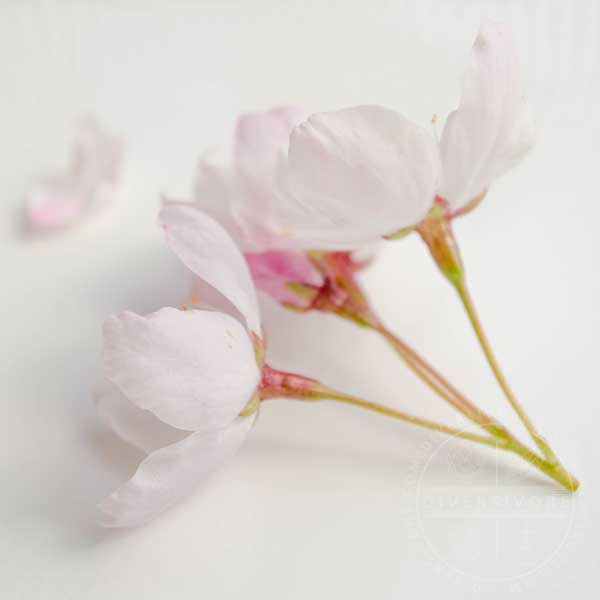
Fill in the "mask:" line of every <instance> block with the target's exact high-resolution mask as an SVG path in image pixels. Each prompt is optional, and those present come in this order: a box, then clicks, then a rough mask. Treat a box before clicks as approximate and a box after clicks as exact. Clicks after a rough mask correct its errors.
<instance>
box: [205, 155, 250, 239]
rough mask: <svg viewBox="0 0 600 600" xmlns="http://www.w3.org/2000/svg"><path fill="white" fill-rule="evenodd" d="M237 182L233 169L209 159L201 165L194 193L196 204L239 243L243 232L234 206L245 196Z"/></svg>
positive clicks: (208, 156)
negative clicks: (238, 239) (236, 219)
mask: <svg viewBox="0 0 600 600" xmlns="http://www.w3.org/2000/svg"><path fill="white" fill-rule="evenodd" d="M237 179H238V178H237V175H236V173H234V171H233V169H232V168H231V166H230V165H227V164H225V163H224V162H222V161H219V160H218V159H216V157H215V156H213V155H205V156H204V157H203V159H202V160H201V161H200V163H199V165H198V169H197V171H196V179H195V181H194V190H193V199H194V202H195V203H196V204H197V205H198V206H199V207H200V208H201V209H202V210H203V211H204V212H205V213H206V214H208V215H210V216H211V217H212V218H213V219H214V220H215V221H217V222H218V223H219V224H220V225H221V226H222V227H223V228H224V229H225V230H226V231H227V232H228V233H229V235H231V236H232V237H234V238H235V239H236V240H237V238H238V237H239V236H240V235H241V233H242V230H241V228H240V226H239V225H238V224H237V222H236V221H235V218H234V216H233V213H234V205H235V203H236V202H239V201H240V196H241V195H242V194H243V190H241V189H240V185H239V181H238V180H237Z"/></svg>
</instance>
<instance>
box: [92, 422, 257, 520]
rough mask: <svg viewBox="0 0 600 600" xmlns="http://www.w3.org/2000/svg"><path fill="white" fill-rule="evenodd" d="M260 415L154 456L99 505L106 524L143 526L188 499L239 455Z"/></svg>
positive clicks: (192, 437)
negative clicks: (205, 481)
mask: <svg viewBox="0 0 600 600" xmlns="http://www.w3.org/2000/svg"><path fill="white" fill-rule="evenodd" d="M255 416H256V413H255V414H254V415H251V416H249V417H238V418H237V419H236V420H235V421H234V422H233V423H231V424H230V425H229V426H228V427H227V428H225V429H221V430H219V431H212V432H209V433H193V434H191V435H189V436H188V437H186V438H185V439H184V440H182V441H180V442H177V443H175V444H172V445H170V446H166V447H165V448H161V449H160V450H156V451H155V452H152V454H150V455H149V456H148V457H146V459H145V460H144V461H142V463H141V464H140V466H139V467H138V470H137V471H136V473H135V475H134V476H133V477H132V478H131V479H130V480H129V481H128V482H127V483H125V484H123V485H122V486H121V487H120V488H118V489H117V490H116V491H115V492H113V493H112V494H111V495H110V496H109V497H108V498H107V499H106V500H104V502H102V503H101V504H100V505H99V507H98V508H99V509H100V511H101V513H102V522H103V524H104V525H105V526H107V527H132V526H136V525H141V524H143V523H146V522H147V521H150V520H151V519H153V518H154V517H156V516H157V515H158V514H160V513H161V512H163V511H164V510H166V509H167V508H169V507H170V506H172V505H173V504H175V503H176V502H178V501H179V500H181V499H182V498H184V497H185V496H187V495H189V494H190V493H191V492H192V491H193V490H194V488H195V487H197V486H198V484H199V483H201V482H202V480H203V479H205V478H206V476H207V475H208V474H209V473H210V472H211V471H214V470H215V469H217V468H218V467H220V466H221V465H222V464H223V463H224V462H225V461H226V460H227V459H229V458H230V457H231V456H233V455H234V454H235V453H236V452H237V450H238V449H239V447H240V446H241V445H242V443H243V442H244V440H245V439H246V436H247V434H248V432H249V430H250V428H251V427H252V424H253V422H254V419H255Z"/></svg>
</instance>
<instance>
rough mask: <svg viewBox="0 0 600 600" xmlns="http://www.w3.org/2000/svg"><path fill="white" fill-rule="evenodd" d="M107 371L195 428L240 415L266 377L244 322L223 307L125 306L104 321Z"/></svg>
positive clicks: (124, 387) (133, 393)
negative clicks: (136, 309)
mask: <svg viewBox="0 0 600 600" xmlns="http://www.w3.org/2000/svg"><path fill="white" fill-rule="evenodd" d="M104 374H105V377H106V378H107V379H108V380H109V381H111V382H113V383H114V384H116V385H117V386H118V387H119V389H120V390H121V391H122V392H123V393H124V394H125V396H126V397H127V398H128V399H129V400H131V402H133V403H134V404H136V406H138V407H140V408H143V409H146V410H149V411H151V412H152V413H154V414H155V415H156V416H157V417H158V418H159V419H160V420H161V421H164V422H165V423H167V424H169V425H172V426H173V427H178V428H180V429H186V430H190V431H209V430H212V429H218V428H220V427H223V426H224V425H225V424H227V423H229V422H230V421H231V420H232V419H234V418H235V417H236V416H237V415H238V414H239V413H240V411H241V410H242V409H243V408H244V406H245V405H246V404H247V402H248V401H249V400H250V399H251V397H252V395H253V394H254V392H255V390H256V387H257V385H258V383H259V381H260V371H259V369H258V367H257V365H256V358H255V355H254V348H253V345H252V341H251V339H250V336H249V335H248V332H247V331H246V329H245V328H244V327H243V325H241V324H240V323H239V321H237V320H235V319H234V318H233V317H231V316H229V315H226V314H224V313H220V312H211V311H203V310H187V311H184V310H178V309H175V308H163V309H161V310H159V311H157V312H155V313H152V314H150V315H148V316H147V317H142V316H139V315H136V314H134V313H131V312H123V313H121V314H120V315H118V316H113V317H110V318H109V319H107V321H106V323H105V325H104Z"/></svg>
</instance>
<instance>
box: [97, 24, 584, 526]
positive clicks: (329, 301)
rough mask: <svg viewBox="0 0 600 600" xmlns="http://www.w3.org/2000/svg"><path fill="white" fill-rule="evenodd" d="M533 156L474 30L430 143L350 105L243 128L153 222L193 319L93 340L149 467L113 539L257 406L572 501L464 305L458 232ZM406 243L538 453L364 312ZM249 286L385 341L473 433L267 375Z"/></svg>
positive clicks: (248, 420)
mask: <svg viewBox="0 0 600 600" xmlns="http://www.w3.org/2000/svg"><path fill="white" fill-rule="evenodd" d="M532 144H533V126H532V119H531V116H530V111H529V107H528V104H527V102H526V100H525V95H524V88H523V82H522V79H521V75H520V69H519V65H518V61H517V57H516V53H515V50H514V47H513V43H512V40H511V37H510V34H509V32H508V31H507V30H506V29H505V28H504V27H503V26H501V25H497V24H488V25H485V26H484V27H483V28H482V29H481V31H480V33H479V35H478V37H477V39H476V41H475V44H474V47H473V52H472V59H471V64H470V66H469V68H468V70H467V73H466V76H465V79H464V84H463V92H462V97H461V100H460V104H459V106H458V108H457V109H456V110H454V111H453V112H452V113H451V114H450V115H449V116H448V118H447V120H446V123H445V126H444V128H443V131H442V134H441V137H440V140H439V141H438V140H436V139H435V138H434V137H433V136H431V135H430V134H429V133H428V132H427V131H425V130H424V129H422V128H420V127H419V126H417V125H416V124H414V123H412V122H411V121H409V120H408V119H406V118H405V117H403V116H402V115H400V114H399V113H397V112H394V111H392V110H389V109H386V108H382V107H379V106H359V107H354V108H347V109H344V110H340V111H337V112H333V113H323V114H314V115H312V116H309V115H307V114H305V113H304V112H303V111H301V110H298V109H295V108H288V107H281V108H276V109H273V110H271V111H268V112H266V113H256V114H248V115H244V116H242V117H241V118H240V119H239V120H238V123H237V127H236V130H235V136H234V144H233V150H232V156H231V157H229V158H228V159H227V160H225V161H221V160H218V159H216V158H214V157H212V156H208V157H205V158H204V159H203V160H202V161H201V163H200V165H199V168H198V173H197V177H196V180H195V184H194V188H193V198H192V199H191V200H192V201H190V202H181V201H173V200H165V202H164V205H163V208H162V210H161V212H160V216H159V222H160V225H161V226H162V228H163V230H164V232H165V235H166V240H167V243H168V245H169V247H170V248H171V250H173V252H174V253H175V254H176V255H177V256H178V257H179V259H180V260H181V261H182V262H183V263H184V264H185V265H186V266H187V267H188V268H189V270H190V271H191V272H192V273H193V274H194V276H195V283H194V290H195V291H194V296H193V298H192V302H191V303H189V304H188V305H187V307H186V310H182V309H176V308H163V309H161V310H159V311H157V312H155V313H152V314H150V315H147V316H139V315H136V314H133V313H130V312H124V313H122V314H120V315H118V316H114V317H111V318H110V319H108V321H107V322H106V325H105V328H104V340H105V349H104V377H105V380H104V382H103V383H102V384H101V385H100V386H99V387H98V390H97V393H96V399H97V405H98V409H99V412H100V414H101V415H102V417H103V419H104V420H105V422H106V423H108V425H109V426H110V427H111V428H112V429H113V430H114V431H115V432H116V433H118V434H119V435H120V436H121V437H123V438H124V439H125V440H127V441H129V442H130V443H132V444H134V445H135V446H138V447H139V448H141V449H142V450H144V451H145V452H146V453H147V457H146V458H145V459H144V460H143V462H142V463H141V465H140V467H139V468H138V470H137V472H136V473H135V475H134V476H133V477H132V478H131V480H130V481H128V482H127V483H125V484H124V485H123V486H122V487H120V488H119V489H117V490H116V491H115V492H114V493H113V494H112V495H111V496H110V497H109V498H108V499H107V500H106V501H105V502H104V503H102V505H101V510H102V513H103V515H104V521H105V523H106V524H107V525H112V526H127V525H136V524H140V523H143V522H145V521H147V520H148V519H150V518H152V517H154V516H155V515H156V514H158V513H159V512H161V511H163V510H164V509H165V508H167V507H168V506H170V505H171V504H172V503H173V502H175V501H176V500H178V499H179V498H180V497H181V496H183V495H184V494H186V493H188V492H189V491H190V489H191V488H192V487H193V486H195V485H196V484H197V483H198V482H199V481H200V480H201V479H202V478H203V477H204V476H205V475H206V474H207V473H208V472H210V471H212V470H213V469H214V468H216V467H217V466H218V465H220V464H221V463H222V462H223V461H224V460H225V459H226V458H228V457H229V456H230V455H232V454H233V453H234V452H235V450H236V449H237V448H238V447H239V446H240V445H241V443H242V442H243V440H244V439H245V437H246V435H247V433H248V432H249V430H250V428H251V426H252V424H253V422H254V420H255V417H256V414H257V412H258V410H259V407H260V405H261V402H262V401H263V400H265V399H269V398H279V397H281V398H297V399H303V400H316V399H331V400H338V401H342V402H347V403H352V404H355V405H359V406H362V407H363V408H367V409H371V410H376V411H378V412H380V413H384V414H388V415H390V416H393V417H396V418H399V419H403V420H405V421H409V422H412V423H415V424H417V425H421V426H425V427H429V428H433V429H436V430H439V431H442V432H445V433H449V434H453V435H460V436H461V437H464V438H467V439H470V440H472V441H476V442H480V443H484V444H488V445H491V446H494V447H496V448H501V449H504V450H508V451H511V452H514V453H516V454H518V455H520V456H521V457H522V458H524V459H525V460H527V461H529V462H530V463H531V464H532V465H534V466H535V467H537V468H538V469H540V470H541V471H543V472H544V473H546V474H547V475H549V476H550V477H552V478H554V479H555V480H556V481H557V482H559V483H560V484H562V485H563V486H565V487H567V488H569V489H576V488H577V485H578V483H577V481H576V480H575V479H574V478H573V477H572V476H571V475H570V474H569V473H568V472H567V471H566V470H565V469H564V467H563V466H562V465H561V464H560V462H559V461H558V459H557V458H556V456H555V454H554V453H553V452H552V450H551V449H550V446H549V445H548V443H547V441H546V440H545V438H543V437H542V436H541V435H540V434H539V433H538V432H537V430H536V429H535V427H534V426H533V423H532V422H531V420H530V419H529V417H528V416H527V415H526V413H525V411H524V410H523V408H522V407H521V405H520V404H519V402H518V401H517V399H516V397H515V395H514V393H513V392H512V390H511V389H510V388H509V386H508V384H507V382H506V380H505V378H504V376H503V375H502V372H501V370H500V367H499V366H498V363H497V361H496V359H495V357H494V355H493V353H492V351H491V348H490V345H489V342H488V341H487V339H486V337H485V334H484V332H483V328H482V326H481V323H480V321H479V319H478V317H477V313H476V312H475V309H474V306H473V302H472V299H471V297H470V295H469V293H468V290H467V287H466V282H465V275H464V267H463V263H462V259H461V256H460V252H459V249H458V244H457V241H456V239H455V237H454V234H453V231H452V220H453V219H454V218H455V217H457V216H459V215H463V214H465V213H467V212H468V211H470V210H471V209H473V208H474V207H475V206H477V205H478V204H479V202H480V201H481V200H482V199H483V197H484V196H485V195H486V193H487V192H488V190H489V188H490V186H491V185H492V183H493V182H494V180H495V179H496V178H498V177H499V176H501V175H503V174H504V173H505V172H507V171H508V170H509V169H510V168H511V167H513V166H515V165H516V164H517V163H518V162H519V161H520V160H521V159H522V158H523V157H524V156H525V154H526V153H527V151H528V150H529V149H530V147H531V146H532ZM411 231H416V232H417V233H418V234H419V235H420V236H421V237H422V239H423V240H424V242H425V243H426V245H427V247H428V248H429V250H430V252H431V255H432V256H433V258H434V259H435V261H436V263H437V264H438V266H439V268H440V269H441V271H442V273H443V274H444V275H445V276H446V277H447V278H448V280H449V281H450V283H451V284H452V285H453V286H454V287H455V288H456V290H457V292H458V293H459V296H460V298H461V300H462V302H463V304H464V306H465V308H466V309H467V313H468V315H469V317H470V319H471V322H472V325H473V327H474V329H475V332H476V333H477V335H478V337H479V339H480V341H481V345H482V349H483V350H484V352H485V354H486V357H487V359H488V362H489V364H490V366H491V368H492V371H493V373H494V375H495V376H496V378H497V380H498V383H499V384H500V386H501V388H502V389H503V391H504V393H505V394H506V397H507V399H508V400H509V402H510V403H511V405H512V406H513V408H514V409H515V411H516V412H517V414H518V416H519V417H520V418H521V420H522V421H523V423H524V424H525V426H526V427H527V429H528V431H529V433H530V434H531V436H532V439H533V441H534V442H535V444H536V445H537V446H538V449H539V450H540V453H541V454H536V453H535V452H533V451H532V450H531V449H529V448H528V447H527V446H525V445H524V444H523V443H522V442H520V441H519V440H518V439H517V438H516V437H515V436H514V435H513V434H512V433H511V432H510V431H509V430H508V429H507V428H506V427H504V426H503V425H502V424H500V423H499V422H498V421H497V420H496V419H494V418H493V417H491V416H489V415H488V414H486V413H485V412H483V411H482V410H481V409H479V408H478V407H476V406H475V405H474V404H473V403H472V402H471V401H469V400H468V399H467V398H466V397H465V396H464V394H462V393H461V392H459V391H458V390H457V389H456V388H455V387H454V386H453V385H451V384H450V383H449V382H448V381H447V379H446V378H445V377H443V376H442V375H440V374H439V372H438V371H437V370H435V369H434V368H433V367H432V366H431V365H429V363H427V362H426V361H425V360H424V359H423V358H422V357H421V356H419V355H418V354H417V353H416V352H415V351H414V350H412V349H411V348H410V347H409V346H408V344H406V343H405V342H404V341H403V340H402V339H401V338H400V337H398V336H397V335H395V334H393V333H392V332H390V331H389V330H388V329H387V328H386V327H385V326H384V325H383V323H382V322H381V320H380V319H379V318H378V316H377V315H376V314H375V313H374V311H373V310H372V308H371V306H370V304H369V301H368V299H367V295H366V294H365V293H364V292H363V290H362V288H361V286H360V285H359V283H358V282H357V279H356V272H357V270H358V269H360V268H362V267H364V266H365V265H366V264H368V261H369V259H367V258H365V257H366V256H368V255H369V254H370V253H373V252H374V251H375V250H376V245H377V244H378V243H383V242H384V241H385V240H389V239H395V238H398V237H402V236H404V235H406V234H408V233H410V232H411ZM255 287H256V288H258V289H259V290H261V291H262V292H265V293H266V294H268V295H270V296H271V297H273V298H274V299H275V300H277V301H278V302H280V303H281V304H283V305H284V306H287V307H290V308H293V309H294V310H299V311H307V310H318V311H322V312H328V313H333V314H335V315H339V316H341V317H343V318H346V319H350V320H352V321H354V322H356V323H358V324H360V325H362V326H364V327H369V328H371V329H373V330H375V331H376V332H378V333H379V334H381V335H382V336H383V337H384V338H385V339H386V340H387V341H388V342H389V343H390V344H391V345H392V346H393V348H394V349H395V350H396V351H397V352H398V353H399V355H400V356H401V357H402V359H403V360H404V361H405V362H406V363H407V364H408V366H409V367H411V368H412V369H413V370H414V371H415V373H416V374H417V375H418V376H419V377H420V378H421V379H422V380H423V381H424V382H425V383H426V384H427V385H429V386H430V387H431V388H432V389H433V390H435V391H436V392H437V393H438V394H439V395H440V396H441V397H442V398H443V399H445V400H446V401H448V402H450V403H451V404H452V405H453V406H454V407H455V408H456V409H457V410H459V411H460V412H461V413H463V414H464V415H465V416H466V417H467V418H469V419H471V420H472V421H473V422H474V423H476V424H477V425H478V426H480V427H481V428H482V429H483V430H484V435H478V434H471V433H466V432H459V431H456V430H454V429H452V428H450V427H447V426H445V425H441V424H438V423H433V422H430V421H426V420H424V419H420V418H418V417H415V416H412V415H408V414H405V413H400V412H398V411H394V410H392V409H389V408H387V407H384V406H381V405H377V404H374V403H372V402H368V401H366V400H362V399H360V398H356V397H353V396H350V395H347V394H345V393H342V392H338V391H336V390H333V389H331V388H329V387H327V386H326V385H324V384H322V383H320V382H317V381H315V380H313V379H310V378H307V377H304V376H302V375H297V374H290V373H283V372H280V371H277V370H275V369H273V368H272V367H270V366H268V365H267V364H266V363H265V347H264V336H263V333H262V329H261V325H260V318H259V312H258V304H257V297H256V292H255Z"/></svg>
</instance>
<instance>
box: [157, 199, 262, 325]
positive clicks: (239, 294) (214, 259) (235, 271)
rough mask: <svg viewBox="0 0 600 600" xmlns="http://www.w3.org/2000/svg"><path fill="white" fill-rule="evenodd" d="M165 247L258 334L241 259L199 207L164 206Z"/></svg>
mask: <svg viewBox="0 0 600 600" xmlns="http://www.w3.org/2000/svg"><path fill="white" fill-rule="evenodd" d="M159 222H160V224H161V226H162V227H163V229H164V230H165V234H166V238H167V243H168V245H169V246H170V248H171V249H172V250H173V252H175V254H177V256H178V257H179V258H180V259H181V261H182V262H183V263H184V264H185V265H186V266H187V267H188V268H189V269H190V270H191V271H192V272H193V273H195V274H196V275H197V276H198V277H200V278H201V279H203V280H204V281H205V282H206V283H208V284H209V285H210V286H212V287H213V288H215V289H216V290H217V291H218V292H220V293H221V294H223V296H225V298H227V299H228V300H229V301H230V302H231V303H232V304H233V305H234V306H235V307H236V308H237V309H238V310H239V312H240V313H241V314H242V315H243V316H244V318H245V319H246V323H247V325H248V328H249V329H250V330H251V331H253V332H254V333H257V334H260V331H261V329H260V317H259V313H258V301H257V299H256V290H255V289H254V284H253V283H252V277H251V275H250V272H249V271H248V266H247V265H246V261H245V260H244V257H243V256H242V254H241V253H240V251H239V249H238V247H237V246H236V244H235V242H234V241H233V240H232V239H231V238H230V237H229V235H228V234H227V232H226V231H225V230H224V229H223V227H222V226H221V225H219V224H218V223H217V222H216V221H214V220H213V219H212V218H211V217H209V216H208V215H207V214H205V213H204V212H202V211H201V210H200V209H199V208H198V207H195V206H193V205H191V204H185V203H166V204H165V205H164V206H163V207H162V209H161V211H160V215H159Z"/></svg>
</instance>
